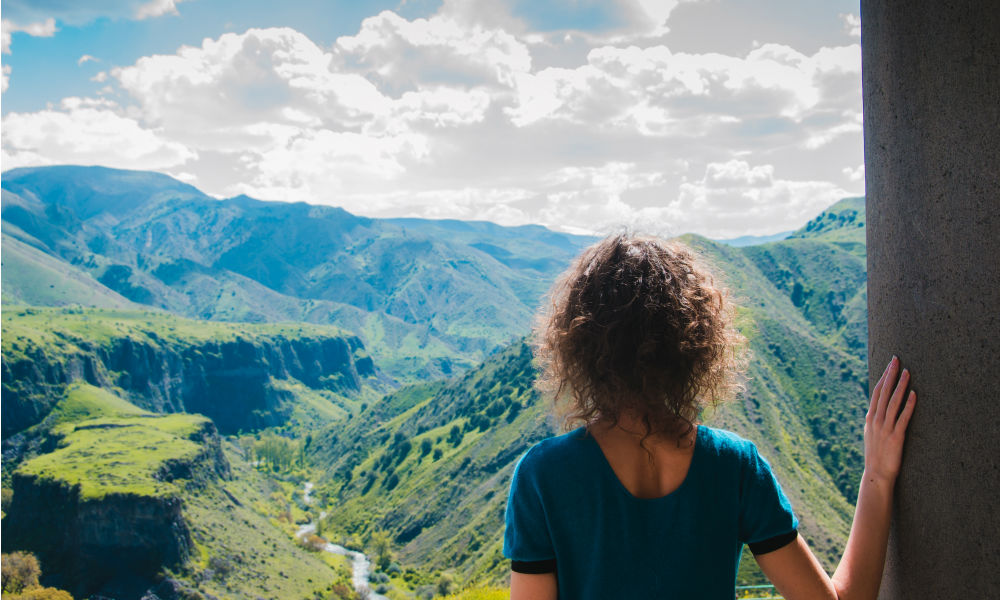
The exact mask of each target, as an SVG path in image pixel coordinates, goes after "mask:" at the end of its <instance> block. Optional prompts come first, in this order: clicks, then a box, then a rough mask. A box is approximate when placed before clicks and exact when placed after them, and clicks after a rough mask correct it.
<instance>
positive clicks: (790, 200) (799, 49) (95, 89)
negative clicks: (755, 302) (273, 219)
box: [2, 0, 864, 237]
mask: <svg viewBox="0 0 1000 600" xmlns="http://www.w3.org/2000/svg"><path fill="white" fill-rule="evenodd" d="M81 6H82V7H81ZM857 13H858V7H857V3H856V2H840V1H830V2H801V1H792V0H768V1H749V0H684V1H679V2H678V1H674V0H618V1H614V2H612V1H588V0H562V1H550V2H539V1H527V0H508V1H506V2H504V1H499V0H492V1H489V0H443V1H441V0H438V1H429V0H404V1H403V2H400V1H399V0H396V1H395V2H348V1H343V0H341V1H332V2H331V1H325V2H323V1H308V2H306V1H302V2H292V1H289V2H284V3H276V2H273V1H271V2H265V1H261V0H246V1H243V2H239V3H235V2H221V1H212V0H187V1H183V2H178V1H176V0H100V1H95V2H88V3H74V2H69V1H67V0H43V1H36V2H24V1H6V0H5V1H4V2H3V4H2V19H3V31H4V53H3V69H4V91H3V96H2V113H3V123H2V137H3V152H2V161H3V169H5V170H6V169H9V168H13V167H18V166H33V165H44V164H62V163H76V164H103V165H107V166H112V167H120V168H138V169H150V170H157V171H161V172H164V173H168V174H171V175H173V176H175V177H178V178H180V179H183V180H185V181H189V182H190V183H192V184H194V185H196V186H198V187H199V188H201V189H203V190H205V191H206V192H208V193H211V194H213V195H216V196H218V197H228V196H232V195H236V194H239V193H246V194H249V195H252V196H255V197H259V198H263V199H269V200H287V201H298V200H305V201H308V202H313V203H323V204H335V205H340V206H343V207H345V208H346V209H348V210H350V211H352V212H355V213H359V214H367V215H370V216H423V217H432V218H433V217H450V218H463V219H488V220H493V221H496V222H500V223H503V224H511V225H514V224H522V223H541V224H543V225H547V226H550V227H554V228H558V229H563V230H568V231H586V232H597V233H599V232H600V231H602V230H603V229H607V228H609V227H613V226H619V225H622V224H630V225H634V226H640V227H642V228H645V229H654V230H656V231H658V232H661V233H667V234H674V233H683V232H685V231H696V232H699V233H703V234H706V235H711V236H714V237H728V236H738V235H743V234H765V233H773V232H775V231H781V230H787V229H791V228H794V227H798V226H800V225H801V224H803V223H804V222H805V221H806V220H808V219H809V218H810V217H812V216H814V214H815V213H817V212H818V211H819V210H822V208H824V207H825V206H827V205H829V204H831V203H832V202H833V201H835V200H836V199H838V198H840V197H843V196H846V195H858V194H861V193H863V190H864V181H863V173H864V171H863V165H862V162H863V156H862V155H863V153H862V141H861V100H860V47H859V43H860V37H859V34H860V23H859V20H858V17H857Z"/></svg>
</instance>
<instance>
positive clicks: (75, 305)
mask: <svg viewBox="0 0 1000 600" xmlns="http://www.w3.org/2000/svg"><path fill="white" fill-rule="evenodd" d="M590 241H591V238H587V237H584V236H571V235H568V234H562V233H557V232H553V231H549V230H546V229H544V228H541V227H530V226H529V227H515V228H507V227H500V226H497V225H493V224H490V223H481V222H460V221H428V220H419V219H394V220H376V219H366V218H362V217H356V216H354V215H351V214H349V213H347V212H345V211H343V210H340V209H336V208H329V207H318V206H310V205H305V204H301V203H299V204H283V203H274V202H262V201H258V200H253V199H250V198H246V197H238V198H232V199H228V200H216V199H214V198H210V197H208V196H205V195H204V194H202V193H201V192H199V191H198V190H197V189H195V188H193V187H191V186H187V185H186V184H183V183H180V182H178V181H175V180H172V179H170V178H168V177H166V176H163V175H159V174H154V173H142V172H131V171H114V170H110V169H102V168H85V167H50V168H38V169H18V170H14V171H9V172H7V173H4V177H3V255H2V261H3V271H2V299H3V313H2V317H0V326H2V363H3V364H2V369H3V370H2V375H3V380H2V389H3V402H2V411H3V415H2V423H3V489H4V509H3V510H4V519H3V526H4V535H3V551H4V552H5V553H7V552H11V551H15V550H27V551H31V552H34V553H36V554H37V555H38V556H39V558H40V559H41V562H42V570H43V580H44V581H45V582H46V584H47V585H52V586H54V587H60V588H62V589H66V590H69V591H71V592H72V593H73V594H74V597H81V598H82V597H87V596H89V595H92V594H98V593H100V594H103V595H105V596H108V597H115V598H123V599H131V598H140V597H143V595H144V594H146V597H148V598H153V597H155V598H161V599H163V600H168V599H170V600H172V599H175V598H176V599H179V598H254V597H260V598H281V599H284V598H310V599H312V598H323V599H326V598H330V599H336V598H355V597H359V596H358V593H357V592H356V590H355V587H356V583H357V582H355V581H353V580H352V577H353V574H354V573H353V564H352V561H353V560H354V559H355V558H357V556H358V555H357V554H354V555H352V554H351V553H352V552H354V553H357V552H361V553H363V554H364V555H367V557H368V558H367V559H366V560H370V562H371V573H370V575H369V577H368V582H369V583H368V585H369V587H370V588H371V591H372V592H374V593H376V594H378V595H380V596H385V597H386V598H390V599H392V600H397V599H403V598H434V597H448V596H449V595H453V596H454V597H459V598H460V597H465V598H470V599H471V598H472V597H473V594H478V595H479V596H477V597H482V598H486V597H494V596H496V597H502V592H498V591H497V588H499V587H502V586H503V585H504V583H505V577H506V574H507V570H508V568H509V565H508V564H507V562H506V561H505V560H504V559H503V557H502V556H501V554H500V542H501V537H502V531H503V510H504V505H505V501H506V490H507V486H508V484H509V480H510V476H511V472H512V470H513V467H514V465H515V463H516V461H517V459H518V458H519V457H520V455H521V454H523V452H524V451H525V450H526V449H527V448H529V447H530V446H531V445H532V444H533V443H535V442H537V441H539V440H541V439H543V438H544V437H547V436H550V435H552V434H554V433H556V432H557V431H558V424H557V423H555V422H554V421H553V419H552V417H550V416H549V413H548V404H549V402H550V400H549V399H548V398H546V397H544V396H543V395H542V394H540V393H539V392H538V391H537V390H536V389H535V388H534V385H533V383H534V378H535V368H534V365H533V364H532V355H531V346H530V338H529V337H526V336H528V334H529V329H530V325H531V321H532V315H533V314H534V311H535V309H536V307H537V305H538V304H539V303H540V302H541V299H542V297H543V295H544V293H545V290H546V289H547V288H548V286H549V285H550V284H551V281H552V280H553V279H554V277H555V276H556V274H557V273H558V272H560V271H561V270H562V269H563V268H564V267H565V266H566V265H567V264H568V262H569V261H570V259H571V258H572V257H573V256H574V255H575V254H576V253H577V252H578V251H579V250H580V249H581V248H583V247H584V246H585V245H586V244H587V243H589V242H590ZM683 241H684V242H685V243H687V244H689V245H691V246H692V247H694V248H696V249H697V250H698V251H699V252H700V253H701V254H702V255H703V256H704V257H705V258H706V259H707V260H708V261H709V262H710V263H711V264H712V266H713V268H714V270H715V271H716V272H717V273H718V275H719V276H720V277H721V278H722V279H723V280H724V281H725V282H726V283H727V284H728V285H729V287H730V290H731V294H732V296H733V298H734V299H735V300H736V301H737V303H738V304H739V307H740V308H739V312H738V317H739V326H740V328H741V330H742V331H743V333H744V334H745V335H746V336H747V338H748V339H749V343H750V351H751V353H752V354H751V360H750V365H749V368H748V371H747V377H746V381H745V388H746V391H745V393H743V394H742V395H741V396H740V397H739V398H737V399H735V400H734V401H732V402H730V403H728V404H725V405H723V406H721V407H719V408H718V409H716V410H714V411H711V412H709V413H706V414H705V415H703V419H704V422H705V423H707V424H709V425H712V426H719V427H724V428H727V429H730V430H733V431H735V432H737V433H739V434H740V435H742V436H744V437H747V438H749V439H751V440H753V441H754V442H755V443H756V444H757V446H758V448H760V451H761V453H762V454H763V455H764V456H765V457H766V458H767V459H768V461H770V463H771V464H772V466H773V467H774V470H775V472H776V474H777V476H778V478H779V480H780V481H781V482H782V485H783V487H784V489H785V491H786V493H787V494H788V496H789V498H790V499H791V501H792V504H793V506H794V507H795V509H796V512H797V514H798V516H799V518H800V521H801V529H800V530H801V532H802V534H803V535H804V536H805V537H806V538H807V539H808V540H809V542H810V544H811V545H812V546H813V547H814V549H816V551H817V554H818V555H819V556H820V558H821V560H822V561H823V562H824V563H825V564H826V566H827V567H828V568H832V567H833V566H835V563H836V561H837V560H838V559H839V553H840V552H841V550H842V548H843V543H844V540H845V539H846V536H847V533H848V529H849V525H850V520H851V515H852V512H853V502H854V501H855V499H856V495H857V482H858V479H859V477H860V474H861V469H862V466H863V465H862V457H861V424H862V422H863V417H864V411H865V409H866V408H867V401H866V396H867V365H866V356H867V347H866V339H867V311H866V305H867V298H866V293H865V289H866V284H865V281H866V273H865V229H864V200H863V199H860V198H854V199H846V200H843V201H841V202H839V203H837V204H836V205H834V206H832V207H830V208H829V209H828V210H827V211H825V212H823V213H822V214H820V215H818V216H817V217H816V218H815V219H813V220H812V221H810V222H809V223H808V224H807V225H805V226H804V227H803V228H802V229H800V230H798V231H795V232H793V233H792V234H791V235H790V237H788V238H787V239H783V240H779V241H771V242H767V243H763V244H758V245H749V246H744V247H734V246H730V245H726V244H722V243H719V242H715V241H712V240H708V239H706V238H702V237H699V236H695V235H687V236H683ZM307 482H309V483H312V484H314V485H313V486H310V488H309V493H308V494H304V493H303V490H304V486H305V485H306V483H307ZM307 524H311V525H313V526H314V527H315V528H314V529H312V528H304V526H305V525H307ZM66 532H71V533H66ZM330 544H333V545H335V546H336V547H338V548H341V549H343V550H344V552H341V551H340V550H337V551H335V552H330V551H327V550H326V548H327V546H328V545H330ZM352 556H354V557H355V558H352ZM740 583H741V584H743V585H753V584H763V583H765V580H764V579H763V575H762V574H761V573H760V572H759V570H757V569H756V566H755V563H754V562H753V560H752V558H751V557H750V556H749V555H747V554H745V556H744V560H743V563H742V568H741V574H740ZM748 593H749V592H748ZM149 594H153V596H149ZM462 594H464V596H463V595H462ZM491 594H492V596H491ZM373 597H377V596H373Z"/></svg>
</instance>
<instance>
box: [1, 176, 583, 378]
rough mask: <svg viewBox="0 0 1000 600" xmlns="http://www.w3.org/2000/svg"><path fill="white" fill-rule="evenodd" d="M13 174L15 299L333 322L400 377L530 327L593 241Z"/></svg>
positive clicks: (438, 368) (426, 372) (110, 181)
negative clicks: (555, 283) (552, 287)
mask: <svg viewBox="0 0 1000 600" xmlns="http://www.w3.org/2000/svg"><path fill="white" fill-rule="evenodd" d="M2 185H3V212H2V216H3V230H4V236H3V250H4V252H3V255H4V278H3V299H4V302H5V303H23V304H34V305H57V306H59V305H62V306H64V305H69V304H79V305H84V306H99V307H121V306H127V305H135V304H137V305H143V306H148V307H156V308H160V309H165V310H169V311H171V312H174V313H177V314H180V315H184V316H189V317H195V318H201V319H212V320H222V321H250V322H263V321H306V322H311V323H330V324H336V325H338V326H341V327H344V328H346V329H349V330H351V331H353V332H354V333H356V334H358V335H359V336H361V337H362V339H363V340H364V342H365V344H366V345H367V346H368V347H370V348H372V349H373V351H374V354H375V356H376V360H377V362H378V363H379V365H380V367H381V368H382V369H384V370H385V371H386V372H387V373H388V374H390V375H391V376H393V377H396V378H397V379H400V380H402V381H408V380H415V379H422V378H426V377H428V376H437V375H448V374H449V373H451V372H452V370H453V369H455V368H466V367H468V366H471V365H472V364H475V363H476V362H478V361H479V360H481V359H482V358H483V357H484V356H485V355H486V354H487V353H489V352H490V351H492V350H493V349H495V348H497V347H498V346H499V345H502V344H505V343H508V342H510V341H511V340H512V339H515V338H516V337H517V336H520V335H523V334H524V333H525V332H526V331H527V329H526V328H527V326H528V324H529V323H530V321H531V315H532V314H533V312H534V311H535V309H536V306H537V304H538V302H539V299H540V298H541V295H542V294H543V293H544V292H545V290H546V288H547V287H548V284H549V282H550V281H551V279H552V278H553V277H554V276H555V274H556V273H557V272H558V270H559V269H561V268H562V265H565V264H566V263H567V262H568V261H569V260H570V258H572V256H574V255H575V254H576V253H577V252H578V251H579V250H580V249H581V248H582V247H583V246H585V245H586V244H588V243H589V242H590V241H591V239H590V238H587V237H582V236H573V235H568V234H562V233H557V232H553V231H550V230H547V229H545V228H542V227H538V226H526V227H501V226H498V225H494V224H492V223H482V222H480V223H475V222H460V221H429V220H421V219H393V220H378V219H368V218H363V217H357V216H354V215H352V214H350V213H348V212H346V211H344V210H342V209H339V208H334V207H328V206H313V205H308V204H304V203H295V204H289V203H280V202H262V201H259V200H254V199H252V198H248V197H246V196H239V197H236V198H230V199H228V200H216V199H214V198H211V197H209V196H207V195H205V194H203V193H202V192H200V191H198V190H197V189H196V188H194V187H192V186H190V185H187V184H184V183H181V182H178V181H176V180H174V179H172V178H170V177H167V176H165V175H160V174H156V173H144V172H136V171H121V170H115V169H107V168H102V167H70V166H67V167H39V168H32V169H14V170H11V171H8V172H6V173H4V174H3V183H2ZM39 273H41V274H42V276H39V275H38V274H39Z"/></svg>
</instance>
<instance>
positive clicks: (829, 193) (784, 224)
mask: <svg viewBox="0 0 1000 600" xmlns="http://www.w3.org/2000/svg"><path fill="white" fill-rule="evenodd" d="M849 195H850V193H849V192H848V191H847V190H844V189H842V188H840V187H838V186H836V185H835V184H833V183H831V182H828V181H796V180H787V179H777V178H775V177H774V167H773V165H757V166H751V165H750V164H749V163H747V162H746V161H742V160H730V161H727V162H725V163H710V164H709V165H708V167H707V168H706V169H705V176H704V177H703V178H702V179H700V180H698V181H693V182H685V183H683V184H681V186H680V190H679V194H678V195H677V201H676V203H674V205H673V206H672V207H670V208H671V209H672V210H669V209H668V210H667V211H666V213H667V214H669V215H670V216H672V217H674V218H679V219H681V220H682V221H684V222H685V228H684V230H685V231H698V232H699V233H704V234H706V235H710V236H712V237H716V238H730V237H737V236H739V235H743V234H744V233H746V231H747V229H746V227H745V224H746V222H748V221H750V222H755V223H757V224H758V227H759V229H758V231H759V232H770V233H774V232H778V231H787V230H789V229H794V228H796V227H799V226H801V225H802V223H804V222H805V221H806V220H808V219H809V218H811V217H813V216H815V215H816V214H817V213H819V212H820V211H821V210H823V209H824V208H826V207H827V206H829V205H831V204H833V203H834V202H836V201H837V200H839V199H841V198H844V197H846V196H849ZM646 212H647V213H648V214H651V215H653V214H657V213H659V212H663V211H662V210H661V209H657V208H654V209H650V210H647V211H646Z"/></svg>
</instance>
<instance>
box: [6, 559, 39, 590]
mask: <svg viewBox="0 0 1000 600" xmlns="http://www.w3.org/2000/svg"><path fill="white" fill-rule="evenodd" d="M0 557H2V563H3V565H2V568H0V569H2V571H3V574H2V579H3V591H4V592H6V593H8V594H20V593H21V592H22V591H23V590H24V589H25V588H28V587H36V586H37V585H38V577H39V576H40V575H41V574H42V568H41V567H40V566H39V564H38V559H37V558H35V555H34V554H31V553H30V552H13V553H11V554H3V555H0Z"/></svg>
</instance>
